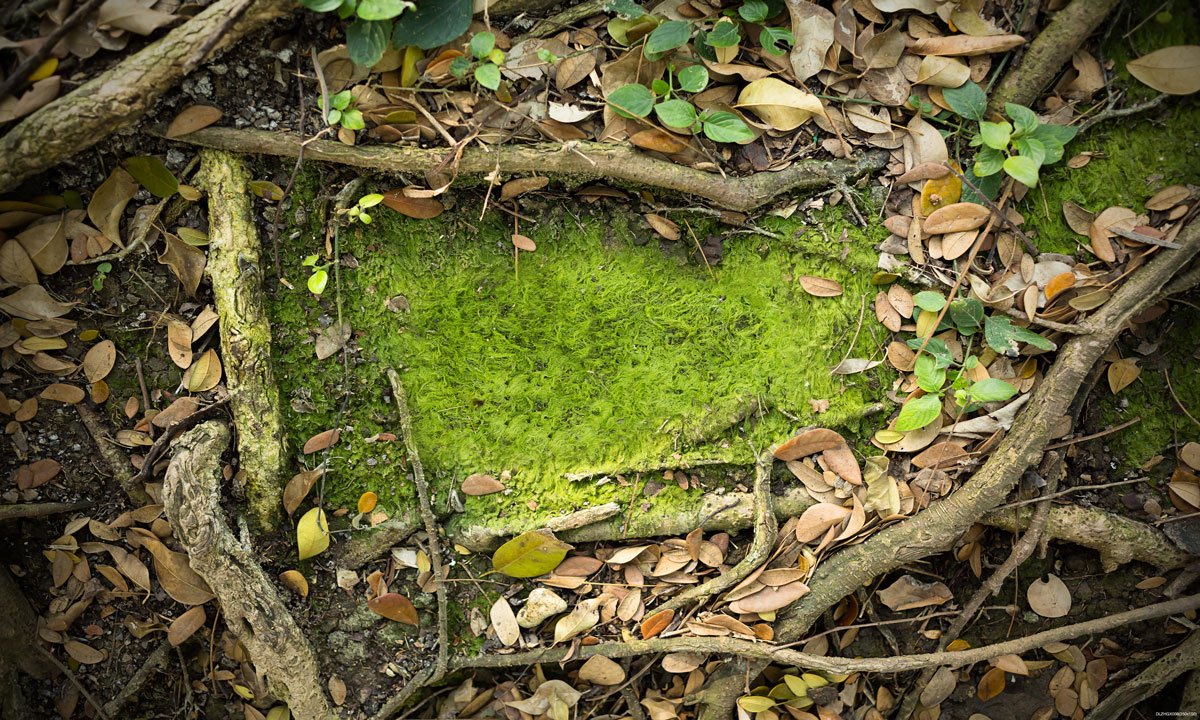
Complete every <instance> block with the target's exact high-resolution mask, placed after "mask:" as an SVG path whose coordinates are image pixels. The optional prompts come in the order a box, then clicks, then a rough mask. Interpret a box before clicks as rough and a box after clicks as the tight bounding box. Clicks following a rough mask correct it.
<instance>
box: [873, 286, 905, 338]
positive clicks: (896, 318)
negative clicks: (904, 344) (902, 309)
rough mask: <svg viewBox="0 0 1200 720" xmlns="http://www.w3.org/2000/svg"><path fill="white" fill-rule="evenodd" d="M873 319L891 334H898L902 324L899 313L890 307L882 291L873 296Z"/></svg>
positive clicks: (890, 304)
mask: <svg viewBox="0 0 1200 720" xmlns="http://www.w3.org/2000/svg"><path fill="white" fill-rule="evenodd" d="M875 319H876V320H878V321H879V322H880V323H882V324H883V326H884V327H885V328H887V329H888V330H891V331H892V332H900V326H901V325H902V324H903V320H902V319H901V318H900V313H899V312H897V311H896V308H894V307H892V301H891V300H889V299H888V294H887V293H885V292H883V291H882V290H880V291H879V293H878V294H877V295H876V296H875Z"/></svg>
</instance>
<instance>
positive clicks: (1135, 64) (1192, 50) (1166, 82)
mask: <svg viewBox="0 0 1200 720" xmlns="http://www.w3.org/2000/svg"><path fill="white" fill-rule="evenodd" d="M1125 69H1126V70H1128V71H1129V74H1130V75H1132V76H1134V77H1135V78H1137V79H1138V80H1141V81H1142V82H1143V83H1145V84H1147V85H1149V86H1150V87H1152V88H1154V89H1155V90H1157V91H1159V92H1163V93H1167V94H1168V95H1191V94H1192V93H1194V92H1197V91H1200V45H1173V46H1171V47H1165V48H1163V49H1161V50H1155V51H1154V52H1152V53H1150V54H1149V55H1143V56H1142V57H1140V58H1138V59H1137V60H1131V61H1129V62H1128V63H1126V65H1125Z"/></svg>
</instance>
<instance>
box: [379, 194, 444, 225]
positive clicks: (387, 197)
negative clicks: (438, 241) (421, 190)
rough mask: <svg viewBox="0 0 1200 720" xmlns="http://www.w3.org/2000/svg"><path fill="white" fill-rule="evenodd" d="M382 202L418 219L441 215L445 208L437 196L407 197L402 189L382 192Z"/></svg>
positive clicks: (402, 213)
mask: <svg viewBox="0 0 1200 720" xmlns="http://www.w3.org/2000/svg"><path fill="white" fill-rule="evenodd" d="M383 204H384V205H387V206H388V207H390V208H391V209H393V210H395V211H396V212H398V213H400V214H401V215H406V216H408V217H410V218H417V219H418V220H428V219H430V218H435V217H437V216H438V215H441V214H442V212H443V211H444V210H445V209H446V208H445V206H444V205H442V203H441V201H440V200H438V199H437V198H414V197H408V196H407V195H405V194H404V191H403V190H392V191H390V192H386V193H384V194H383Z"/></svg>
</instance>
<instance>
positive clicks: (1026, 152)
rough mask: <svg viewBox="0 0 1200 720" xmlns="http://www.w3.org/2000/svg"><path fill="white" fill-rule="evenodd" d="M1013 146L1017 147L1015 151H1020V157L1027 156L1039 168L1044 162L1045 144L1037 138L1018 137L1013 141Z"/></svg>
mask: <svg viewBox="0 0 1200 720" xmlns="http://www.w3.org/2000/svg"><path fill="white" fill-rule="evenodd" d="M1013 147H1015V148H1016V149H1017V152H1019V153H1021V156H1022V157H1027V158H1029V159H1030V160H1032V161H1034V162H1035V163H1036V164H1037V166H1038V167H1039V168H1040V167H1041V166H1042V164H1043V163H1044V162H1046V145H1045V143H1043V142H1042V141H1041V140H1038V139H1037V138H1034V137H1023V138H1018V139H1017V140H1014V141H1013Z"/></svg>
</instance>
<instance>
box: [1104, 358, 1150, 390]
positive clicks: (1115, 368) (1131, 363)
mask: <svg viewBox="0 0 1200 720" xmlns="http://www.w3.org/2000/svg"><path fill="white" fill-rule="evenodd" d="M1141 374H1142V369H1141V368H1140V367H1138V361H1137V358H1124V359H1122V360H1117V361H1116V362H1114V363H1112V364H1110V365H1109V366H1108V387H1109V389H1110V390H1112V392H1113V395H1116V394H1117V393H1119V392H1121V391H1122V390H1124V389H1125V388H1127V387H1129V385H1130V384H1131V383H1133V381H1134V380H1137V379H1138V375H1141Z"/></svg>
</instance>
